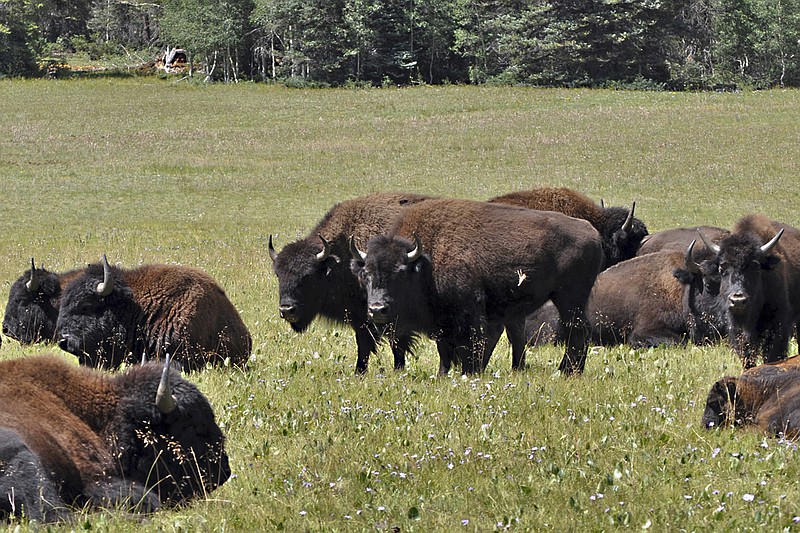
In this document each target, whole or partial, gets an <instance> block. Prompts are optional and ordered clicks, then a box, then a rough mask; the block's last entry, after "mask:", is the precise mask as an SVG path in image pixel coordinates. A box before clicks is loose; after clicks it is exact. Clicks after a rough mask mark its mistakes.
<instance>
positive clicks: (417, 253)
mask: <svg viewBox="0 0 800 533" xmlns="http://www.w3.org/2000/svg"><path fill="white" fill-rule="evenodd" d="M420 257H422V241H421V240H420V239H419V235H417V232H416V231H415V232H414V249H413V250H411V251H410V252H408V262H409V263H413V262H414V261H416V260H417V259H419V258H420Z"/></svg>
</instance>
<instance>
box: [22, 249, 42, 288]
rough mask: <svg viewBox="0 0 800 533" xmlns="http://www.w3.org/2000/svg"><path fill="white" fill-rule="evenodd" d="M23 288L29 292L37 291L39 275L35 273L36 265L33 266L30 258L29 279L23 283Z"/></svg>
mask: <svg viewBox="0 0 800 533" xmlns="http://www.w3.org/2000/svg"><path fill="white" fill-rule="evenodd" d="M25 287H27V289H28V290H29V291H30V292H36V291H38V290H39V275H38V274H37V273H36V265H34V264H33V257H31V279H29V280H28V282H27V283H25Z"/></svg>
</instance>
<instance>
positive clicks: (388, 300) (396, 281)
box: [351, 236, 430, 332]
mask: <svg viewBox="0 0 800 533" xmlns="http://www.w3.org/2000/svg"><path fill="white" fill-rule="evenodd" d="M353 253H354V259H353V261H352V263H351V268H352V270H353V273H354V274H355V275H356V277H358V279H359V282H360V283H361V284H362V286H363V287H364V288H365V289H366V291H367V313H368V315H369V318H370V320H371V321H372V322H374V323H376V324H390V323H393V324H395V325H397V324H398V319H403V320H402V321H403V322H414V318H413V317H414V315H415V314H416V313H418V312H421V310H422V309H424V307H425V306H424V304H423V303H422V302H421V300H423V299H424V297H425V294H426V293H427V292H428V291H426V290H424V289H423V284H424V279H425V277H426V276H425V272H426V271H428V272H429V271H430V268H429V266H430V260H429V259H428V258H427V257H426V256H424V255H423V253H422V245H421V243H420V241H419V239H416V242H415V243H411V242H409V241H408V240H406V239H402V238H397V237H395V238H390V237H384V236H378V237H373V238H372V239H370V241H369V243H368V244H367V252H366V253H363V252H360V251H357V250H356V251H354V252H353ZM411 329H414V328H413V327H412V328H411ZM396 331H398V332H402V331H405V329H402V330H397V329H396Z"/></svg>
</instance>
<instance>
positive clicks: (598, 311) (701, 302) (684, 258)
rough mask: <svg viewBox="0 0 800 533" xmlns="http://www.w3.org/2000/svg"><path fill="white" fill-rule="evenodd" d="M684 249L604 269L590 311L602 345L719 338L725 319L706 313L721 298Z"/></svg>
mask: <svg viewBox="0 0 800 533" xmlns="http://www.w3.org/2000/svg"><path fill="white" fill-rule="evenodd" d="M694 245H695V243H694V242H692V243H690V244H689V247H688V249H687V250H686V252H685V253H682V252H674V251H667V250H665V251H662V252H654V253H651V254H647V255H644V256H640V257H634V258H633V259H630V260H628V261H624V262H622V263H619V264H617V265H614V266H613V267H611V268H609V269H607V270H604V271H603V272H602V273H600V275H599V276H598V277H597V281H596V282H595V285H594V288H593V290H592V295H591V297H590V298H589V303H588V305H587V310H586V314H587V316H588V318H589V323H590V325H591V328H592V340H593V341H594V342H596V343H598V344H604V345H615V344H622V343H625V344H630V345H631V346H633V347H637V348H641V347H650V346H659V345H662V344H683V343H685V342H687V341H689V340H691V341H692V342H694V343H695V344H706V343H709V342H716V341H718V340H719V339H720V338H721V335H720V329H721V328H723V327H724V322H723V321H722V320H721V319H720V318H719V317H718V316H717V315H713V314H709V313H707V311H706V309H707V308H708V307H710V305H709V304H708V302H715V301H716V299H717V298H718V297H719V285H718V284H716V285H715V284H713V283H709V280H708V279H707V278H704V277H703V275H702V273H701V272H700V270H699V268H698V265H697V263H696V261H695V259H694V258H693V249H694Z"/></svg>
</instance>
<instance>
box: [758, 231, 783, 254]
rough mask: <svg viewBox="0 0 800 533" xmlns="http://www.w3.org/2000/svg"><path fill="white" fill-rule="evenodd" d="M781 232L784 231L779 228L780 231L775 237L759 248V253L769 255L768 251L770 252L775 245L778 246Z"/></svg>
mask: <svg viewBox="0 0 800 533" xmlns="http://www.w3.org/2000/svg"><path fill="white" fill-rule="evenodd" d="M783 230H784V228H781V229H780V231H779V232H778V233H777V234H776V235H775V236H774V237H773V238H772V240H771V241H769V242H768V243H767V244H765V245H764V246H762V247H761V251H762V252H764V253H765V254H768V253H769V251H770V250H772V248H773V247H774V246H775V245H776V244H778V239H780V238H781V235H783Z"/></svg>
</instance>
